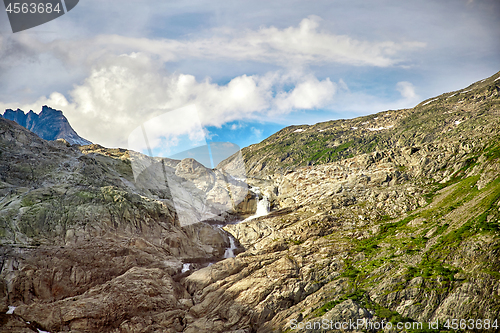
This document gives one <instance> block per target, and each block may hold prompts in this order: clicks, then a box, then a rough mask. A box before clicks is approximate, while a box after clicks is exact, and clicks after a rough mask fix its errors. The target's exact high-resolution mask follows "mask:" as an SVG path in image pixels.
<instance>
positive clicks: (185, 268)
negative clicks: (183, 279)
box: [181, 264, 191, 273]
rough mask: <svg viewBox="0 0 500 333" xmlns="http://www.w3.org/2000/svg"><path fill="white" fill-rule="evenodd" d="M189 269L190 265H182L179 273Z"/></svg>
mask: <svg viewBox="0 0 500 333" xmlns="http://www.w3.org/2000/svg"><path fill="white" fill-rule="evenodd" d="M190 268H191V264H182V270H181V273H186V272H187V271H189V269H190Z"/></svg>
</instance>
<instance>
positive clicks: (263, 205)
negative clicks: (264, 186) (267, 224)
mask: <svg viewBox="0 0 500 333" xmlns="http://www.w3.org/2000/svg"><path fill="white" fill-rule="evenodd" d="M267 214H269V199H268V198H267V197H266V196H262V199H260V200H259V199H257V210H256V211H255V214H254V215H253V217H259V216H264V215H267Z"/></svg>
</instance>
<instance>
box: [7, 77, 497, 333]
mask: <svg viewBox="0 0 500 333" xmlns="http://www.w3.org/2000/svg"><path fill="white" fill-rule="evenodd" d="M299 129H300V130H301V131H298V130H299ZM320 130H321V131H320ZM296 141H298V143H296ZM347 143H350V144H347ZM289 146H292V147H293V149H292V148H289ZM136 154H137V153H134V152H131V151H127V150H124V149H107V148H104V147H101V146H98V145H89V146H71V147H67V146H66V145H64V144H62V143H61V142H58V141H45V140H41V139H40V138H39V137H38V136H36V135H34V134H33V133H31V132H29V131H27V130H26V129H25V128H23V127H21V126H19V125H17V124H15V123H14V122H11V121H6V120H3V119H0V241H1V244H2V246H1V247H0V263H1V264H0V267H1V272H0V326H1V328H0V332H37V331H38V330H44V331H50V332H52V333H55V332H68V331H71V332H113V333H115V332H116V333H117V332H137V333H139V332H186V333H198V332H207V333H208V332H210V333H212V332H220V333H222V332H227V333H229V332H245V333H254V332H258V333H268V332H294V331H302V332H309V333H312V332H341V331H342V330H341V329H340V327H339V325H340V326H343V324H344V323H347V324H349V323H350V322H351V323H355V328H356V329H355V330H352V331H357V332H361V331H380V329H379V328H380V327H381V325H383V326H384V327H385V328H386V330H385V331H386V332H400V331H403V328H401V326H398V325H402V327H405V325H406V328H408V327H411V329H406V331H408V332H450V331H458V330H459V329H460V328H458V329H454V327H455V324H456V325H462V329H460V330H461V331H480V330H481V329H482V328H479V325H481V327H485V326H484V325H487V326H488V329H487V330H486V331H491V332H498V331H499V326H498V325H500V323H499V322H498V318H499V317H500V297H499V295H500V294H499V290H500V250H499V249H500V222H499V221H500V73H497V74H495V75H494V76H492V77H490V78H487V79H485V80H482V81H480V82H477V83H474V84H473V85H471V86H470V87H468V88H467V89H463V90H460V91H457V92H452V93H446V94H443V95H441V96H438V97H436V98H433V99H429V100H427V101H424V102H422V103H420V104H419V105H417V106H416V107H415V108H413V109H406V110H397V111H385V112H381V113H378V114H376V115H371V116H366V117H360V118H356V119H351V120H337V121H332V122H326V123H321V124H316V125H312V126H293V127H289V128H285V129H283V130H281V131H280V132H278V133H276V134H274V135H273V136H271V137H269V138H268V139H266V140H264V141H263V142H261V143H260V144H257V145H253V146H250V147H247V148H245V149H243V157H244V159H245V162H246V164H247V169H248V170H249V173H250V175H251V177H247V179H246V182H247V183H248V184H249V185H250V186H251V187H250V190H249V191H248V193H247V195H246V196H245V198H244V200H243V201H242V203H241V204H239V205H238V206H236V205H234V202H232V201H231V200H230V199H231V198H232V197H233V193H240V194H241V193H242V192H243V193H244V192H245V191H247V190H246V186H245V184H244V183H243V182H242V181H241V180H237V179H234V178H232V177H231V176H230V172H228V170H229V171H230V170H232V169H235V168H236V169H237V168H238V167H239V166H240V165H241V164H242V163H243V162H242V160H241V159H238V158H237V156H232V157H231V158H229V159H227V160H225V161H223V162H221V163H220V164H219V166H218V168H217V170H211V169H206V168H204V167H203V166H202V165H201V164H199V163H197V162H196V161H194V160H192V159H184V160H182V161H178V160H169V159H161V158H158V159H152V158H149V157H145V156H143V155H140V156H139V157H138V156H137V155H136ZM285 156H286V157H285ZM259 158H260V160H259ZM282 158H283V159H282ZM137 159H138V160H137ZM137 163H139V166H140V168H138V167H137V165H138V164H137ZM138 169H140V170H142V172H141V173H140V174H137V170H138ZM157 171H160V173H158V172H157ZM161 174H169V179H168V184H169V187H167V186H165V184H166V183H167V182H166V181H165V179H164V178H162V177H159V175H161ZM222 180H225V182H224V181H222ZM171 183H172V184H173V185H172V188H175V187H177V188H178V189H179V188H180V190H181V191H180V192H179V193H184V192H182V190H186V191H187V190H188V189H193V190H194V192H189V191H187V192H185V195H183V196H181V198H180V199H181V206H180V208H179V205H178V204H176V200H175V196H176V194H175V193H176V192H175V191H172V190H170V188H171V187H170V186H171V185H170V184H171ZM176 184H177V185H176ZM196 189H198V190H203V191H205V193H206V197H205V198H203V195H202V194H203V192H200V191H198V190H196ZM191 193H194V194H195V195H192V194H191ZM204 199H206V200H205V201H204ZM206 203H210V204H211V205H212V206H210V207H219V206H224V205H227V204H228V203H229V204H233V211H231V212H228V213H227V214H220V215H219V216H218V219H215V218H214V214H213V213H212V214H211V215H210V218H209V219H206V220H202V221H201V222H200V221H198V220H197V221H196V223H192V224H188V225H186V224H183V223H181V218H180V217H179V214H181V215H182V214H183V213H184V212H186V211H192V212H196V211H200V210H201V211H203V212H206V211H209V212H210V207H208V206H207V205H206ZM262 203H264V204H265V205H267V204H269V206H270V209H271V210H270V212H269V213H268V214H267V215H264V216H258V217H254V218H251V219H245V220H244V218H245V217H247V216H248V215H249V214H252V213H254V212H255V211H256V209H257V207H262ZM195 215H196V214H192V215H190V216H188V215H185V214H184V216H185V218H187V219H189V218H193V219H195V220H196V218H197V217H196V216H195ZM236 218H237V219H239V221H237V220H235V219H236ZM235 247H236V248H237V249H236V250H234V252H235V254H236V256H235V257H231V256H229V255H226V253H228V252H230V251H225V250H226V249H234V248H235ZM9 306H10V310H11V311H10V312H12V314H7V313H6V312H7V309H9ZM14 307H15V308H14ZM430 322H432V323H433V324H432V326H431V327H428V326H429V323H430ZM325 323H326V324H325ZM358 323H362V324H360V326H358ZM389 323H390V324H391V325H392V329H387V328H388V326H387V325H389ZM464 323H465V324H466V325H468V327H472V325H474V328H472V329H469V328H467V327H465V328H463V325H464ZM365 325H366V326H365ZM408 325H409V326H408ZM318 327H319V328H318ZM458 327H460V326H458ZM344 328H345V325H344ZM348 328H352V326H348ZM371 328H373V329H371ZM344 331H345V330H344Z"/></svg>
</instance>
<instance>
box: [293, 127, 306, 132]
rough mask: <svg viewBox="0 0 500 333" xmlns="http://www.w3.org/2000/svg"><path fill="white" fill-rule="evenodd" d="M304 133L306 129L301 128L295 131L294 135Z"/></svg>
mask: <svg viewBox="0 0 500 333" xmlns="http://www.w3.org/2000/svg"><path fill="white" fill-rule="evenodd" d="M304 131H305V129H302V128H299V129H298V130H295V131H293V132H294V133H298V132H304Z"/></svg>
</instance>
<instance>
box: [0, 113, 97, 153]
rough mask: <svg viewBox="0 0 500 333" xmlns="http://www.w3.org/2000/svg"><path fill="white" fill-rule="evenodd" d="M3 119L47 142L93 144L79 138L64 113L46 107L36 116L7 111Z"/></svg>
mask: <svg viewBox="0 0 500 333" xmlns="http://www.w3.org/2000/svg"><path fill="white" fill-rule="evenodd" d="M3 118H5V119H9V120H13V121H15V122H16V123H18V124H19V125H21V126H23V127H25V128H27V129H28V130H30V131H32V132H33V133H35V134H36V135H38V136H39V137H41V138H42V139H45V140H49V141H50V140H57V139H65V140H66V141H68V142H69V143H70V144H72V145H73V144H78V145H82V146H83V145H90V144H92V142H90V141H89V140H86V139H84V138H82V137H81V136H79V135H78V134H77V133H76V132H75V130H74V129H73V128H72V127H71V125H70V124H69V122H68V119H66V117H65V116H64V115H63V113H62V111H59V110H55V109H52V108H50V107H48V106H46V105H44V106H43V107H42V112H40V113H39V114H36V113H35V112H33V111H31V110H30V112H28V113H24V111H23V110H20V109H17V110H15V111H14V110H11V109H7V110H5V112H4V114H3Z"/></svg>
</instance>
